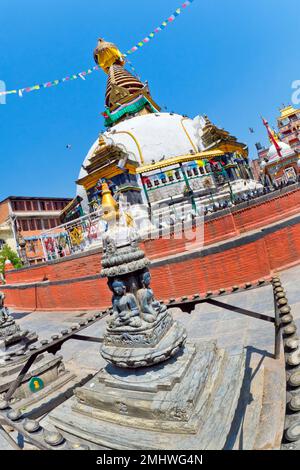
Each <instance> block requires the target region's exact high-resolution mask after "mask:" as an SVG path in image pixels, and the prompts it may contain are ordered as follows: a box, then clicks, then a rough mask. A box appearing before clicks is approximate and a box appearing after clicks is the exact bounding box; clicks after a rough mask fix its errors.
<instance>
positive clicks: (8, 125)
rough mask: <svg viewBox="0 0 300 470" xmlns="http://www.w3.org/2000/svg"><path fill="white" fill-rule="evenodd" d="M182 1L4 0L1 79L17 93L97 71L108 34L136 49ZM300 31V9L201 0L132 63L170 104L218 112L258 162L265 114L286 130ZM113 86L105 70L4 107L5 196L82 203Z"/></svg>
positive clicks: (191, 111)
mask: <svg viewBox="0 0 300 470" xmlns="http://www.w3.org/2000/svg"><path fill="white" fill-rule="evenodd" d="M180 3H183V0H126V1H125V0H43V1H42V2H41V1H38V0H1V3H0V15H1V28H0V80H4V81H5V82H6V86H7V89H13V88H19V87H25V86H30V85H35V84H37V83H43V82H46V81H48V80H55V79H57V78H62V77H64V76H66V75H68V74H70V73H76V72H79V71H80V70H85V69H87V68H89V67H90V66H92V65H94V63H93V57H92V52H93V49H94V47H95V45H96V40H97V38H98V37H99V36H102V37H105V38H106V39H107V40H110V41H112V42H115V43H116V44H117V45H118V46H119V48H120V49H121V50H122V51H123V52H124V51H126V50H127V49H129V48H130V47H132V46H133V45H134V44H136V43H137V42H138V41H139V40H141V39H142V38H144V37H145V36H146V35H147V34H148V33H150V32H151V31H152V30H153V29H154V27H156V26H158V25H159V24H161V22H162V21H163V20H164V19H165V18H166V17H168V16H169V15H170V14H171V13H172V12H173V11H174V10H175V9H176V8H177V7H178V6H180ZM299 22H300V16H299V1H298V0H286V1H285V2H282V1H279V0H251V1H249V0H243V1H241V0H227V1H224V0H209V1H207V0H194V3H193V4H192V5H191V6H190V7H189V8H188V9H186V11H185V12H184V13H183V14H182V15H180V16H179V17H178V18H177V19H176V21H175V22H174V23H172V24H171V25H169V26H168V27H167V28H166V29H165V30H164V31H163V32H162V33H160V34H159V35H157V36H156V38H155V39H153V40H152V41H151V42H150V43H149V44H148V45H145V46H144V47H143V48H141V49H140V50H139V51H138V52H136V53H135V54H133V55H132V56H131V59H132V62H133V64H134V66H135V68H136V69H137V71H138V73H139V75H140V76H141V78H142V79H143V80H148V81H149V84H150V89H151V92H152V95H153V97H154V99H155V100H156V101H157V102H158V103H159V104H160V105H161V106H167V108H168V110H169V111H174V112H177V113H183V114H187V115H189V116H190V117H194V116H195V115H197V114H208V115H209V117H210V118H211V119H212V120H213V121H214V122H215V123H216V124H218V125H220V126H221V127H224V128H225V129H227V130H229V131H230V132H231V133H233V134H234V135H236V136H237V137H238V138H239V140H241V141H243V142H246V143H248V144H249V147H250V150H251V155H252V156H253V155H255V149H254V143H255V142H256V141H262V142H264V143H266V142H267V139H266V135H265V131H264V128H263V126H262V125H261V122H260V117H259V116H260V115H261V114H263V115H264V116H266V117H267V118H268V119H269V120H270V122H271V123H274V122H275V118H276V116H277V115H278V108H279V107H280V106H281V104H282V103H289V102H290V101H291V94H292V90H291V83H292V81H293V80H297V79H300V71H299V63H300V60H299V59H300V57H299V56H300V48H299ZM105 83H106V76H105V74H104V73H103V72H102V71H99V72H94V73H93V74H92V75H90V76H89V77H88V78H87V80H86V81H82V80H80V79H78V80H75V81H73V82H70V83H67V84H62V85H59V86H57V87H53V88H50V89H45V90H41V91H37V92H32V93H29V94H27V95H26V96H24V97H23V98H19V97H18V96H15V95H12V96H9V97H8V98H7V104H6V105H0V157H1V185H0V198H1V199H3V198H5V197H7V196H8V195H31V196H59V197H62V196H72V197H73V196H74V194H75V183H74V181H75V180H76V178H77V176H78V173H79V169H80V165H81V163H82V161H83V159H84V156H85V154H86V153H87V151H88V149H89V147H90V146H91V144H92V143H93V141H94V140H95V139H96V138H97V136H98V134H99V132H100V131H101V129H103V118H102V116H101V114H100V113H101V112H102V111H103V109H104V91H105ZM249 127H253V128H254V129H255V134H250V133H249ZM67 144H71V145H72V148H71V149H70V150H68V149H66V145H67Z"/></svg>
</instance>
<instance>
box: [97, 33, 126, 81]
mask: <svg viewBox="0 0 300 470" xmlns="http://www.w3.org/2000/svg"><path fill="white" fill-rule="evenodd" d="M94 60H95V62H96V64H97V65H99V66H100V67H101V68H102V70H104V72H105V73H107V74H108V72H109V69H110V67H111V66H112V65H114V64H118V65H125V61H124V57H123V55H122V53H121V52H120V51H119V49H118V48H117V46H115V44H113V43H111V42H107V41H105V39H103V38H99V39H98V44H97V47H96V49H95V50H94Z"/></svg>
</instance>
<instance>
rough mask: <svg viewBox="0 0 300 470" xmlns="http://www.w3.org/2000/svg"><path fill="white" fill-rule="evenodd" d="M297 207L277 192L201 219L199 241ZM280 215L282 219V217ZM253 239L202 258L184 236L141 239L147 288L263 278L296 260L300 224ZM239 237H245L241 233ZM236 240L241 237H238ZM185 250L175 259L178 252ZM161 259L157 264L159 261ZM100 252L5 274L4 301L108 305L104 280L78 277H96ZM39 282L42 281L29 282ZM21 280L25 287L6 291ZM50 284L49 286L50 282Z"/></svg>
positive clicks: (165, 293) (166, 291) (161, 294)
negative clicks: (148, 270) (147, 263)
mask: <svg viewBox="0 0 300 470" xmlns="http://www.w3.org/2000/svg"><path fill="white" fill-rule="evenodd" d="M299 208H300V191H294V192H292V193H289V194H286V195H283V196H281V197H277V198H274V199H272V200H271V201H268V202H265V203H262V204H259V205H255V206H254V207H249V208H246V209H243V210H239V211H235V212H233V213H232V214H227V215H225V216H222V217H218V218H216V219H214V220H210V221H207V222H206V223H205V242H206V243H205V245H206V246H207V245H210V244H212V243H215V242H217V241H218V242H220V243H221V240H226V239H229V238H233V237H235V238H237V239H238V240H239V239H241V236H239V237H238V235H239V234H240V233H242V232H246V231H248V230H251V231H252V230H254V229H255V228H258V229H259V227H261V226H262V224H263V225H264V226H267V225H268V224H270V223H271V222H274V221H276V220H277V221H279V220H282V219H283V218H284V217H285V218H287V217H288V216H290V215H292V214H295V213H296V212H298V211H299ZM283 216H284V217H283ZM258 234H260V236H259V237H258V239H257V240H256V241H253V240H249V241H248V238H247V240H246V242H244V243H243V244H242V245H241V246H230V248H229V247H228V245H227V246H226V243H225V242H224V241H223V243H225V244H224V247H223V246H222V244H220V245H219V247H218V250H217V251H216V250H215V252H211V253H209V254H207V253H206V254H205V253H204V255H205V256H202V257H199V256H198V257H195V256H194V257H193V256H192V255H191V253H190V254H189V253H187V249H188V247H189V244H188V243H186V241H185V240H184V239H181V240H177V239H172V240H167V239H157V240H150V241H146V242H144V243H142V246H141V247H142V248H143V249H144V250H145V252H146V254H147V256H149V258H151V259H152V262H153V266H152V273H153V288H154V290H155V291H156V295H157V297H158V298H160V299H166V298H170V297H178V296H182V295H188V294H194V293H197V292H200V293H203V292H205V291H207V290H215V289H219V288H221V287H229V286H232V285H234V284H241V283H244V282H247V281H254V280H257V279H259V278H261V277H264V276H268V275H270V274H271V273H272V271H274V270H276V269H279V268H282V267H283V266H288V265H291V264H293V263H298V262H300V222H299V223H297V224H294V225H292V224H291V225H289V226H287V227H285V228H280V226H278V227H277V228H276V229H275V231H273V232H270V231H269V230H266V231H265V232H263V233H262V232H260V230H259V231H258ZM244 236H245V235H244ZM241 241H242V240H241ZM181 253H182V254H184V253H185V254H186V256H185V257H184V256H183V257H180V258H178V254H181ZM161 259H163V260H162V261H163V262H158V260H161ZM100 262H101V253H100V251H95V252H94V253H90V254H85V255H83V256H77V257H74V258H73V259H70V258H66V259H64V260H60V261H58V262H55V263H45V264H41V265H38V266H36V267H31V268H27V269H23V270H14V271H10V272H8V273H7V275H6V280H7V284H8V286H1V290H5V292H6V295H7V305H8V306H11V307H14V308H17V309H24V310H34V309H37V310H69V309H71V310H85V309H91V310H93V309H98V308H105V307H107V306H109V305H110V301H111V293H110V291H109V290H108V288H107V286H106V281H105V280H102V279H99V278H96V279H92V280H91V279H85V280H84V279H82V280H76V281H75V282H70V281H72V279H73V280H75V279H78V278H84V277H88V276H96V275H99V273H100V269H101V265H100ZM37 282H38V283H41V282H42V285H39V284H37V285H36V284H35V283H37ZM21 283H29V286H28V288H26V289H24V288H21V286H20V288H18V289H11V288H9V285H11V286H13V285H16V284H21ZM51 283H52V284H51Z"/></svg>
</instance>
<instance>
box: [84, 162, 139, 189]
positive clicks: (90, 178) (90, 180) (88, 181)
mask: <svg viewBox="0 0 300 470" xmlns="http://www.w3.org/2000/svg"><path fill="white" fill-rule="evenodd" d="M126 169H127V170H128V171H129V173H130V174H131V175H134V174H135V173H136V167H135V166H134V165H130V164H127V165H126ZM122 173H123V171H122V170H120V169H119V168H117V167H116V166H107V167H106V168H101V169H99V170H97V171H95V172H93V173H90V174H89V175H86V176H84V177H83V178H80V179H79V180H77V181H76V183H77V184H80V185H81V186H83V187H84V189H85V190H88V189H91V188H93V187H94V186H95V184H96V183H97V181H98V180H99V179H100V178H105V179H110V178H113V177H114V176H117V175H121V174H122Z"/></svg>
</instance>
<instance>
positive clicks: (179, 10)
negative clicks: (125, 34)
mask: <svg viewBox="0 0 300 470" xmlns="http://www.w3.org/2000/svg"><path fill="white" fill-rule="evenodd" d="M193 1H194V0H186V1H185V2H184V3H183V4H182V5H181V7H180V8H177V9H176V10H175V11H174V13H173V14H172V15H170V16H169V17H168V18H167V19H166V20H165V21H163V22H162V24H161V25H160V26H157V27H156V28H155V29H154V30H153V31H152V32H151V33H150V34H148V36H146V37H145V38H144V39H142V40H141V41H140V42H138V43H137V44H136V45H135V46H133V47H132V48H131V49H129V50H128V51H127V52H126V54H124V57H125V58H127V56H128V55H131V54H133V53H134V52H136V51H138V50H139V49H140V48H141V47H143V46H144V45H145V44H147V43H148V42H150V40H151V39H153V38H154V37H155V36H156V35H157V34H158V33H160V32H161V31H162V30H163V29H165V28H166V27H167V26H168V25H169V24H170V23H173V21H174V20H175V19H176V17H177V16H179V15H180V14H181V13H182V12H183V11H184V10H185V8H187V7H188V6H190V5H191V3H193ZM127 62H128V63H129V66H130V68H131V69H132V70H133V71H134V72H136V71H135V69H134V67H133V65H132V64H131V62H130V61H129V60H128V59H127ZM95 70H99V67H98V65H95V66H94V67H92V68H90V69H88V70H85V71H83V72H78V73H76V74H74V75H68V76H67V77H64V78H61V79H58V80H53V81H52V82H46V83H42V84H37V85H33V86H29V87H24V88H19V89H16V90H6V91H1V92H0V96H4V95H11V94H16V95H18V96H19V97H20V98H22V97H23V96H24V94H26V93H30V92H31V91H37V90H41V89H43V88H50V87H53V86H56V85H59V84H61V83H64V82H69V81H72V80H76V79H77V78H81V79H82V80H85V79H86V76H88V75H90V74H91V73H92V72H94V71H95Z"/></svg>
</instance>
